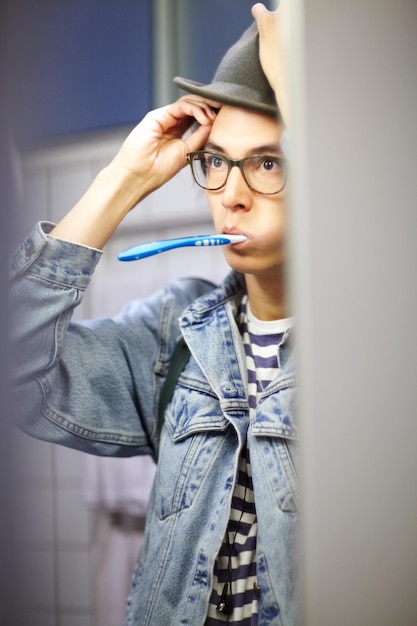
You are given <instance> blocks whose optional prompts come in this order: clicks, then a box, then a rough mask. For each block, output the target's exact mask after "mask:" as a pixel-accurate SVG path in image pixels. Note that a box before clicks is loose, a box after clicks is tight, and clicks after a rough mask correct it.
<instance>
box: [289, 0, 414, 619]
mask: <svg viewBox="0 0 417 626" xmlns="http://www.w3.org/2000/svg"><path fill="white" fill-rule="evenodd" d="M292 6H293V9H294V22H293V28H294V39H293V43H294V46H295V50H294V55H295V57H296V59H295V61H296V64H295V67H296V75H295V85H294V93H295V96H296V98H297V99H296V102H295V119H294V128H293V133H294V146H293V149H294V162H293V231H292V248H293V268H292V278H293V295H294V299H295V302H296V314H297V327H298V328H297V336H298V350H299V376H300V395H299V398H300V411H301V418H302V433H303V436H302V452H303V456H302V464H303V476H302V483H303V489H304V512H303V533H302V549H303V552H302V554H303V558H304V563H303V564H304V569H303V575H304V582H305V594H304V601H305V602H304V609H305V610H304V624H305V625H306V626H351V625H352V624H355V625H361V626H362V625H363V626H397V625H399V624H401V626H415V624H417V593H416V581H417V495H416V494H417V489H416V487H417V454H416V444H417V385H416V376H417V333H416V319H417V280H416V274H417V245H416V241H417V176H416V165H417V160H416V145H417V124H416V113H417V2H415V0H397V1H396V2H388V1H387V0H362V1H359V0H353V1H352V2H346V1H345V0H344V1H343V2H342V1H341V0H294V1H293V3H292Z"/></svg>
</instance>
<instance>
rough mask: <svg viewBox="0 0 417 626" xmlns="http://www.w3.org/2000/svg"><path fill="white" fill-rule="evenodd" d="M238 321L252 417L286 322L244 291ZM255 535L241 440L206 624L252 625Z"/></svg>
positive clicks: (255, 607)
mask: <svg viewBox="0 0 417 626" xmlns="http://www.w3.org/2000/svg"><path fill="white" fill-rule="evenodd" d="M238 324H239V329H240V332H241V335H242V340H243V345H244V349H245V354H246V363H247V370H248V371H247V373H248V397H249V412H250V417H252V416H253V413H254V411H255V410H256V405H257V402H258V397H259V394H260V393H261V392H262V391H264V390H265V389H266V387H267V386H268V384H269V382H270V381H271V380H272V379H273V378H274V377H275V375H276V373H277V369H278V346H279V344H280V343H281V341H282V338H283V335H284V332H285V331H286V330H287V329H288V328H289V326H290V325H291V322H290V320H278V321H274V322H263V321H260V320H257V319H256V318H255V317H254V316H253V315H252V313H251V311H250V307H249V303H248V301H247V296H244V298H243V299H242V303H241V306H240V309H239V314H238ZM256 537H257V520H256V509H255V499H254V493H253V484H252V474H251V468H250V456H249V449H248V447H247V445H244V446H243V449H242V451H241V454H240V457H239V467H238V475H237V479H236V484H235V487H234V492H233V496H232V505H231V510H230V517H229V522H228V526H227V530H226V534H225V537H224V540H223V543H222V546H221V548H220V551H219V554H218V556H217V559H216V562H215V565H214V570H213V585H212V592H211V596H210V602H209V609H208V614H207V619H206V622H205V626H219V625H220V624H225V623H226V624H231V625H233V626H256V625H257V623H258V597H259V593H260V589H259V586H258V584H257V580H256ZM222 603H223V605H222ZM219 608H223V610H221V611H220V610H219Z"/></svg>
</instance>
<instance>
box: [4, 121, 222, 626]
mask: <svg viewBox="0 0 417 626" xmlns="http://www.w3.org/2000/svg"><path fill="white" fill-rule="evenodd" d="M125 134H126V132H125V130H122V131H117V132H111V133H108V132H107V133H103V134H100V135H95V136H93V137H89V138H80V139H79V140H71V141H68V142H61V143H60V144H59V145H55V146H51V147H49V148H48V149H45V150H42V151H40V152H37V153H32V154H30V155H26V157H25V159H24V162H23V170H24V177H23V178H24V189H23V196H22V205H21V206H22V208H21V210H20V212H19V215H18V216H17V233H18V236H19V237H23V236H24V233H26V232H27V231H28V230H29V229H30V228H31V226H32V225H33V224H34V223H35V222H36V221H38V220H40V219H49V220H52V221H56V220H59V219H60V217H61V216H62V215H64V213H65V212H66V211H67V210H68V209H69V208H70V207H71V205H72V204H73V203H74V202H75V201H76V200H77V199H78V197H79V196H80V195H81V194H82V193H83V192H84V191H85V189H86V188H87V186H88V184H89V183H90V181H91V180H92V178H93V176H94V175H95V174H96V172H97V171H98V170H99V169H100V167H102V166H103V165H104V164H105V163H107V162H108V161H109V160H110V159H111V158H112V157H113V156H114V154H115V152H116V151H117V149H118V146H119V145H120V143H121V141H122V140H123V137H124V136H125ZM211 231H212V227H211V220H210V215H209V210H208V207H207V205H206V203H205V199H204V195H203V193H202V192H201V190H200V189H198V188H197V187H196V186H195V185H194V184H193V182H192V180H191V174H190V173H189V172H188V171H187V170H185V171H183V172H181V173H180V174H179V175H178V176H177V177H176V178H175V179H174V180H172V181H170V182H169V183H168V184H167V185H166V186H165V187H164V188H163V189H161V190H159V191H158V192H156V193H155V194H153V195H151V196H149V197H148V198H147V199H146V200H145V201H144V202H143V204H141V205H140V206H139V207H137V208H135V209H134V210H133V211H132V212H131V214H130V215H129V216H128V217H127V218H126V220H125V222H124V223H123V224H122V225H121V226H120V227H119V229H118V230H117V232H116V233H115V235H114V236H113V238H112V240H111V241H110V242H109V244H108V245H107V247H106V249H105V252H104V254H103V258H102V261H101V262H100V264H99V267H98V268H97V271H96V275H95V277H94V280H93V282H92V285H91V288H90V289H89V291H88V292H87V295H86V298H85V301H84V302H83V304H82V305H81V306H80V307H79V310H78V311H77V315H78V316H80V317H86V316H97V315H112V314H114V313H116V312H117V311H118V310H119V309H120V307H121V306H123V304H124V303H126V302H127V301H128V300H129V299H131V298H132V297H142V296H144V295H147V294H148V293H149V292H151V291H153V290H155V289H156V288H159V287H161V286H163V285H164V284H165V283H166V281H167V280H169V279H170V278H172V277H175V276H180V275H189V274H190V272H192V273H193V274H198V275H200V276H204V277H207V278H211V279H213V280H214V281H218V280H220V279H221V278H222V277H223V276H224V274H225V273H226V272H227V266H226V264H225V262H224V260H223V255H222V253H221V250H220V249H198V250H196V249H182V250H177V251H172V252H167V253H164V254H163V255H157V256H156V257H152V258H149V259H147V260H143V261H139V262H132V263H121V262H119V261H117V254H118V253H119V252H120V251H121V250H123V249H125V248H127V247H130V246H132V245H135V244H136V243H139V242H140V241H149V240H153V239H160V238H169V237H176V236H181V235H186V234H201V233H207V232H211ZM110 294H111V295H110ZM16 438H17V449H18V450H19V458H20V459H24V461H23V462H22V463H21V465H20V471H19V475H20V482H21V489H20V491H21V498H20V500H21V515H20V516H19V524H18V531H17V532H18V536H19V538H20V542H21V544H22V550H21V552H22V555H21V559H22V564H23V568H21V569H22V571H24V572H25V574H26V576H25V578H26V581H25V580H22V585H23V586H25V585H26V587H27V589H26V590H25V592H24V596H25V598H26V602H27V604H28V606H29V613H30V624H31V626H52V625H53V626H93V619H92V581H91V554H90V550H89V547H90V542H91V537H92V529H93V524H92V515H93V514H92V513H91V511H88V510H87V509H86V507H85V506H84V504H83V502H82V496H81V487H82V482H83V476H84V456H83V455H82V454H81V453H79V452H77V451H72V450H68V449H66V448H62V447H58V446H52V445H51V444H48V443H44V442H38V441H34V440H31V439H29V438H27V437H26V436H24V435H17V436H16ZM121 462H123V460H121ZM28 623H29V622H28ZM94 626H100V625H94Z"/></svg>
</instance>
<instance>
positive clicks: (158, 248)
mask: <svg viewBox="0 0 417 626" xmlns="http://www.w3.org/2000/svg"><path fill="white" fill-rule="evenodd" d="M242 239H244V238H242ZM228 243H231V237H230V236H229V237H228V236H225V235H224V236H223V235H199V236H197V237H180V238H178V239H165V240H161V241H152V242H150V243H142V244H139V245H138V246H134V247H133V248H129V249H128V250H125V251H124V252H121V253H120V254H119V256H118V259H119V261H136V260H139V259H146V258H147V257H149V256H153V255H154V254H159V253H160V252H165V251H166V250H173V249H174V248H184V247H186V246H221V245H225V244H228Z"/></svg>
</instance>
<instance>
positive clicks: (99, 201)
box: [50, 162, 151, 250]
mask: <svg viewBox="0 0 417 626" xmlns="http://www.w3.org/2000/svg"><path fill="white" fill-rule="evenodd" d="M150 191H151V190H150V189H149V188H148V186H147V185H146V181H143V182H140V181H139V180H138V178H137V177H136V176H134V175H133V174H131V173H130V172H126V171H125V170H123V168H121V167H120V166H118V165H117V164H115V163H114V162H112V163H110V165H108V166H107V167H105V168H104V169H103V170H101V171H100V172H99V174H98V175H97V177H96V178H95V180H94V181H93V183H92V184H91V185H90V187H89V188H88V189H87V191H86V192H85V194H84V195H83V196H82V197H81V198H80V200H79V201H78V202H77V204H76V205H75V206H74V208H73V209H72V210H71V211H70V212H69V213H67V215H66V216H65V217H64V218H63V219H62V220H61V221H60V222H59V224H57V226H55V228H54V229H53V230H52V231H51V233H50V235H52V236H53V237H56V238H58V239H63V240H65V241H71V242H73V243H79V244H82V245H86V246H90V247H92V248H97V249H100V250H101V249H102V248H103V247H104V245H105V243H106V242H107V241H108V239H109V238H110V236H111V235H112V233H113V232H114V231H115V230H116V228H117V227H118V225H119V224H120V222H121V221H122V220H123V218H124V217H125V216H126V215H127V213H128V212H129V211H130V210H131V209H132V208H133V207H134V206H135V205H136V204H137V203H138V202H140V201H141V200H142V199H143V198H144V197H145V196H146V195H148V193H149V192H150Z"/></svg>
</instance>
